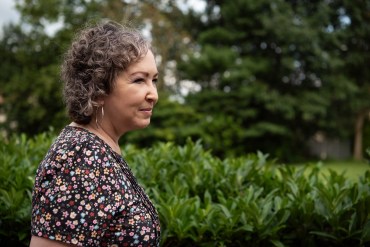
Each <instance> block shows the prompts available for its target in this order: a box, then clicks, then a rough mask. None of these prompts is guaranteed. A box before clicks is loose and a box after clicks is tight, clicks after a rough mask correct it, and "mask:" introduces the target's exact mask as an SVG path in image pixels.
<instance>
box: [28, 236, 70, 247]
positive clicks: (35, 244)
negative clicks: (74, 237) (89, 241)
mask: <svg viewBox="0 0 370 247" xmlns="http://www.w3.org/2000/svg"><path fill="white" fill-rule="evenodd" d="M66 246H74V245H70V244H66V243H62V242H59V241H55V240H50V239H47V238H42V237H37V236H32V237H31V243H30V247H66Z"/></svg>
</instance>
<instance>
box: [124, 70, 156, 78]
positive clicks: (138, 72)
mask: <svg viewBox="0 0 370 247" xmlns="http://www.w3.org/2000/svg"><path fill="white" fill-rule="evenodd" d="M137 74H143V75H144V76H145V77H149V76H150V73H148V72H144V71H136V72H134V73H132V74H130V76H135V75H137ZM157 76H158V72H157V73H155V74H154V75H153V77H157Z"/></svg>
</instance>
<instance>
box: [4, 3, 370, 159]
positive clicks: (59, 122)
mask: <svg viewBox="0 0 370 247" xmlns="http://www.w3.org/2000/svg"><path fill="white" fill-rule="evenodd" d="M16 2H17V8H18V10H19V11H20V13H21V16H22V24H13V25H9V26H7V27H5V28H4V30H3V35H2V37H1V39H0V56H1V57H2V58H3V59H2V63H1V64H0V70H1V72H2V73H1V74H0V84H1V87H0V96H1V99H4V100H2V101H3V103H1V102H0V104H1V105H0V107H1V108H0V114H5V115H6V117H7V120H6V121H5V122H0V128H2V129H5V130H6V131H7V132H10V131H18V132H26V133H29V134H34V133H38V132H41V131H44V130H47V129H48V128H49V126H54V127H55V128H56V129H59V128H61V127H62V126H64V125H65V124H66V123H67V118H66V115H65V112H64V107H63V103H62V99H61V90H60V89H61V82H60V79H59V65H60V63H61V60H62V55H63V53H64V51H65V50H66V47H67V46H68V45H69V44H70V41H71V39H72V37H73V36H74V34H75V33H76V31H77V30H78V29H79V28H81V27H83V26H84V25H85V23H89V22H94V21H96V20H100V19H102V18H110V19H113V20H116V21H119V22H123V23H131V25H133V26H136V27H140V28H142V29H143V30H144V33H146V34H148V35H149V37H151V38H152V40H153V46H154V49H155V51H156V54H157V56H156V57H157V61H158V67H159V70H160V77H161V78H160V84H159V89H160V95H161V100H160V103H159V105H158V107H157V109H156V114H155V115H154V117H153V121H152V123H153V124H152V127H151V128H149V129H147V130H144V131H142V132H140V133H139V132H138V133H130V134H129V135H128V136H127V137H126V139H125V140H130V141H131V142H133V143H136V144H138V145H151V144H152V143H154V142H156V141H158V140H161V141H175V142H177V143H180V144H183V143H184V142H185V140H186V138H187V137H191V138H193V139H194V140H195V139H202V140H203V144H204V145H205V146H206V147H207V148H210V149H212V150H213V151H214V153H216V154H218V155H220V156H226V155H240V154H244V153H246V152H254V151H255V150H262V151H263V152H268V153H271V154H272V155H275V156H278V157H280V158H282V159H285V160H288V159H290V160H293V159H295V158H298V157H301V156H306V155H307V148H306V147H305V144H306V142H307V140H308V139H309V138H310V137H311V136H312V135H313V134H314V133H315V132H317V131H318V130H320V131H324V132H325V133H326V134H327V135H328V136H332V137H339V138H343V139H348V138H354V141H353V143H354V147H355V148H354V153H355V155H356V156H357V157H358V158H361V156H362V153H363V150H364V148H366V147H361V143H362V142H363V140H361V137H362V136H363V134H362V130H363V128H365V129H366V128H367V126H365V127H364V125H366V124H368V123H369V121H366V118H367V116H368V114H369V106H370V102H369V101H370V98H369V97H368V96H369V92H370V91H369V90H370V89H369V85H370V76H369V70H368V69H367V66H368V64H369V62H370V61H369V60H370V55H369V54H370V53H369V44H370V37H369V34H370V31H369V27H370V17H369V13H370V10H369V9H370V7H369V2H368V1H366V0H356V1H350V0H330V1H328V0H317V1H306V0H299V1H291V0H274V1H267V0H260V1H253V0H235V1H223V0H212V1H206V2H205V4H206V7H205V10H204V11H203V12H196V11H194V10H192V9H189V10H183V8H182V7H181V6H182V4H181V2H186V1H176V0H169V1H164V0H163V1H154V0H143V1H120V0H107V1H99V0H91V1H84V0H81V1H67V0H57V1H46V0H32V1H31V0H17V1H16ZM52 23H54V24H55V23H59V24H62V25H61V27H60V28H59V29H57V30H56V32H55V33H53V34H50V32H47V31H46V30H48V29H47V28H48V27H49V25H50V24H52ZM184 81H192V82H194V83H195V85H198V86H200V88H201V90H200V91H199V92H198V91H195V93H191V94H190V95H188V96H186V97H185V96H184V95H179V94H180V92H181V90H180V89H181V88H180V85H181V83H182V82H184ZM173 96H175V97H177V98H178V97H179V96H180V98H181V97H184V99H185V103H184V104H179V103H176V102H173V101H169V100H168V98H171V97H173ZM161 101H162V102H161Z"/></svg>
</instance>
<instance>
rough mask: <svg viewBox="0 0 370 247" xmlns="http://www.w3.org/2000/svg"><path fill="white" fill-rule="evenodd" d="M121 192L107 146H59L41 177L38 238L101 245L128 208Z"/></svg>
mask: <svg viewBox="0 0 370 247" xmlns="http://www.w3.org/2000/svg"><path fill="white" fill-rule="evenodd" d="M120 183H121V184H122V181H120ZM120 190H122V186H118V183H117V181H116V176H115V169H114V164H113V163H111V160H110V159H109V156H108V155H107V152H106V150H105V148H104V147H101V145H94V144H91V143H90V144H87V145H72V146H71V147H65V146H63V145H62V146H61V147H59V148H54V150H51V151H50V152H49V154H48V155H47V157H46V158H45V159H44V161H43V162H42V163H41V164H40V167H39V169H38V172H37V175H36V180H35V187H34V191H33V193H34V194H33V208H32V230H31V232H32V235H35V236H40V237H45V238H48V239H52V240H57V241H62V242H64V243H68V244H74V245H77V246H99V245H100V241H101V238H102V236H103V235H104V231H105V230H106V229H107V227H109V220H110V219H111V218H113V217H114V212H116V211H117V208H119V207H120V205H121V204H122V199H121V196H120V195H121V194H123V193H122V191H120Z"/></svg>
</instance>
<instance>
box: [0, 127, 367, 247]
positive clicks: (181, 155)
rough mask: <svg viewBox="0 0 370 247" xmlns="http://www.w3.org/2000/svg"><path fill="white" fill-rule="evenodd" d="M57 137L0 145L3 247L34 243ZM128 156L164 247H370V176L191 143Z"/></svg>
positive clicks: (128, 150) (134, 151) (164, 145)
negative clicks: (38, 182)
mask: <svg viewBox="0 0 370 247" xmlns="http://www.w3.org/2000/svg"><path fill="white" fill-rule="evenodd" d="M51 140H52V137H51V136H48V135H46V134H44V135H40V136H38V137H35V138H33V139H27V138H26V137H25V136H21V137H18V138H13V139H11V140H9V141H5V140H3V141H2V142H3V143H0V145H1V149H0V150H1V151H0V157H1V163H0V166H1V167H0V169H1V173H0V176H1V180H0V191H1V194H0V245H1V246H3V245H4V246H8V245H10V244H9V243H13V244H12V246H20V243H23V244H24V245H26V244H27V243H28V241H29V237H30V236H29V231H30V229H29V228H30V223H29V222H30V192H31V189H32V182H33V180H32V179H33V176H34V174H35V169H36V167H37V165H38V163H39V161H40V160H41V159H42V157H43V156H44V154H45V152H46V151H47V149H48V146H49V145H50V143H51ZM123 153H124V156H125V158H126V160H127V161H128V163H129V165H130V167H131V168H132V170H133V172H134V174H135V175H136V176H137V178H138V180H139V181H140V183H141V184H142V185H143V186H144V187H145V188H146V191H147V192H148V194H149V195H150V197H151V198H152V201H153V202H154V204H155V205H156V207H157V209H158V212H159V214H160V219H161V226H162V242H161V245H162V246H279V247H280V246H324V245H325V246H368V245H369V244H370V207H369V205H370V188H369V185H370V171H367V172H366V174H364V175H363V176H362V177H361V178H359V180H358V181H356V182H353V181H352V180H347V179H346V178H345V177H344V175H343V174H337V173H336V172H334V171H331V172H330V174H329V175H327V176H322V174H320V165H315V166H314V168H313V169H306V168H296V167H290V166H283V165H279V164H275V163H274V162H273V161H272V160H271V159H268V156H267V155H265V154H262V153H260V152H258V153H256V154H249V155H247V156H245V157H240V158H226V159H222V160H221V159H219V158H216V157H214V156H212V155H211V153H210V152H208V151H206V150H204V148H203V147H202V145H201V143H200V142H196V143H193V142H191V141H188V142H187V143H186V144H185V145H183V146H176V145H174V144H172V143H160V144H157V145H155V146H153V147H151V148H147V149H141V150H139V149H137V148H135V147H134V146H131V145H126V146H124V148H123ZM4 174H5V175H4ZM319 174H320V175H319ZM11 241H12V242H11ZM17 241H18V242H17ZM15 242H17V244H14V243H15Z"/></svg>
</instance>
